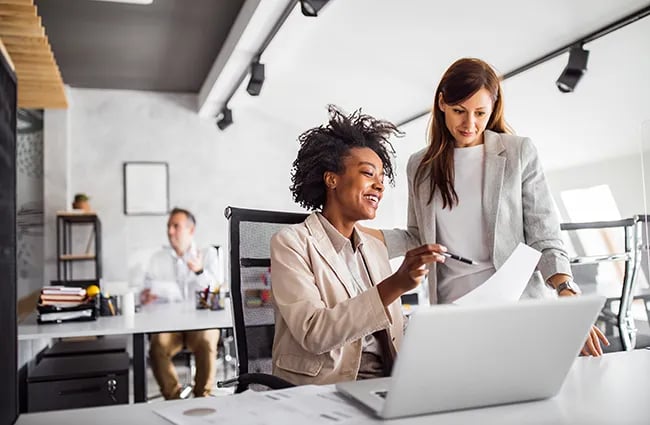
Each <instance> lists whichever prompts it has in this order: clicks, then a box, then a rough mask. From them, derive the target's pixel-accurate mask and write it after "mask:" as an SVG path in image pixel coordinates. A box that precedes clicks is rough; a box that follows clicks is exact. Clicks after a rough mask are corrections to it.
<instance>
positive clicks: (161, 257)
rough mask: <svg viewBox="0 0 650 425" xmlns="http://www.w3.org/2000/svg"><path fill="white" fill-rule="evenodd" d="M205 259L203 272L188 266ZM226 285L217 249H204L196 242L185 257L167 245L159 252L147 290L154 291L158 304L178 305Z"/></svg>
mask: <svg viewBox="0 0 650 425" xmlns="http://www.w3.org/2000/svg"><path fill="white" fill-rule="evenodd" d="M199 253H200V255H202V258H203V273H201V274H198V275H197V274H196V273H194V272H193V271H192V270H190V268H189V267H188V265H187V262H188V260H191V259H194V258H197V257H198V255H199ZM222 284H223V275H222V273H221V268H220V267H219V261H218V258H217V250H216V249H214V248H212V247H210V248H206V249H203V250H199V249H198V248H196V246H195V245H194V243H192V245H191V246H190V248H189V249H188V250H187V251H185V253H184V254H183V255H182V256H179V255H178V254H176V251H175V250H174V249H173V248H172V247H171V246H167V247H164V248H162V249H161V250H160V251H157V252H156V253H155V254H154V255H153V256H152V257H151V260H150V261H149V265H148V267H147V271H146V273H145V277H144V287H145V288H149V289H151V292H152V294H153V295H156V296H157V297H158V302H177V301H183V300H194V293H195V292H196V291H202V290H205V288H207V287H209V288H210V289H211V290H213V289H215V288H217V287H220V286H221V285H222Z"/></svg>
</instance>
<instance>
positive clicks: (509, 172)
mask: <svg viewBox="0 0 650 425" xmlns="http://www.w3.org/2000/svg"><path fill="white" fill-rule="evenodd" d="M484 143H485V175H484V179H483V217H484V219H485V223H486V224H487V229H488V232H489V233H488V241H489V243H490V245H491V246H492V262H493V263H494V267H495V268H496V269H498V268H499V267H501V266H502V265H503V263H504V262H505V261H506V259H507V258H508V257H509V256H510V254H511V253H512V252H513V251H514V250H515V248H516V247H517V245H518V244H519V242H523V243H525V244H527V245H528V246H530V247H532V248H535V249H536V250H538V251H540V252H541V253H542V258H541V259H540V261H539V263H538V265H537V271H536V272H535V273H534V274H533V276H532V277H531V279H530V281H529V282H528V286H527V287H526V290H525V291H524V297H526V298H541V297H552V296H554V293H553V291H552V290H550V289H548V287H546V285H544V282H545V281H546V279H548V278H549V277H550V276H552V275H553V274H555V273H565V274H568V275H571V268H570V265H569V258H568V255H567V253H566V251H565V249H564V243H563V242H562V239H561V237H560V221H559V217H558V214H557V210H556V208H555V204H554V202H553V198H552V196H551V192H550V190H549V188H548V184H547V182H546V178H545V177H544V172H543V170H542V166H541V164H540V161H539V158H538V156H537V150H536V149H535V146H534V145H533V143H532V141H531V140H530V139H528V138H525V137H519V136H513V135H509V134H501V133H495V132H493V131H489V130H486V131H485V133H484ZM425 151H426V149H422V150H421V151H419V152H416V153H415V154H413V155H411V157H410V158H409V161H408V165H407V170H406V172H407V177H408V191H409V198H408V223H407V230H402V229H393V230H383V233H384V238H385V240H386V246H387V248H388V254H389V256H390V257H391V258H392V257H397V256H400V255H403V254H404V253H405V252H406V251H407V250H409V249H412V248H414V247H417V246H419V245H421V244H425V243H427V244H428V243H436V216H435V203H436V202H438V199H436V198H437V197H434V198H433V200H432V201H431V204H429V205H427V201H428V199H429V193H430V189H429V188H430V184H429V182H428V181H424V182H422V183H420V184H419V185H417V186H416V185H415V184H414V177H415V172H416V170H417V167H418V165H419V164H420V161H421V160H422V157H423V156H424V153H425ZM469 236H470V235H468V237H469ZM460 254H461V255H462V253H460ZM437 292H438V291H437V282H436V267H435V264H433V265H432V266H431V267H430V270H429V301H430V303H431V304H435V303H437V300H438V293H437Z"/></svg>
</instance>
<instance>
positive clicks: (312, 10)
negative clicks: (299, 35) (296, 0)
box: [300, 0, 329, 16]
mask: <svg viewBox="0 0 650 425" xmlns="http://www.w3.org/2000/svg"><path fill="white" fill-rule="evenodd" d="M328 1H329V0H300V11H301V12H302V14H303V15H305V16H318V12H319V11H320V10H321V9H322V8H323V7H324V6H325V5H326V4H327V2H328Z"/></svg>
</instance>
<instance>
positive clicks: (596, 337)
mask: <svg viewBox="0 0 650 425" xmlns="http://www.w3.org/2000/svg"><path fill="white" fill-rule="evenodd" d="M600 341H606V344H607V345H609V341H607V338H605V335H603V333H602V332H601V331H600V329H598V328H597V327H595V326H592V328H591V330H590V331H589V335H588V336H587V342H586V343H585V345H584V347H583V349H582V351H581V352H582V353H584V355H586V356H595V357H598V356H602V355H603V348H602V347H601V346H600Z"/></svg>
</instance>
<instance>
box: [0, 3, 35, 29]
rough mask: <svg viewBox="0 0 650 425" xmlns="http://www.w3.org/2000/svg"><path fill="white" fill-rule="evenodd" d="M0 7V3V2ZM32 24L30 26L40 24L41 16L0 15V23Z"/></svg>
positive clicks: (0, 5)
mask: <svg viewBox="0 0 650 425" xmlns="http://www.w3.org/2000/svg"><path fill="white" fill-rule="evenodd" d="M0 7H2V4H0ZM5 24H9V25H32V26H38V27H40V26H41V17H40V16H30V15H16V16H3V15H0V25H5Z"/></svg>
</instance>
